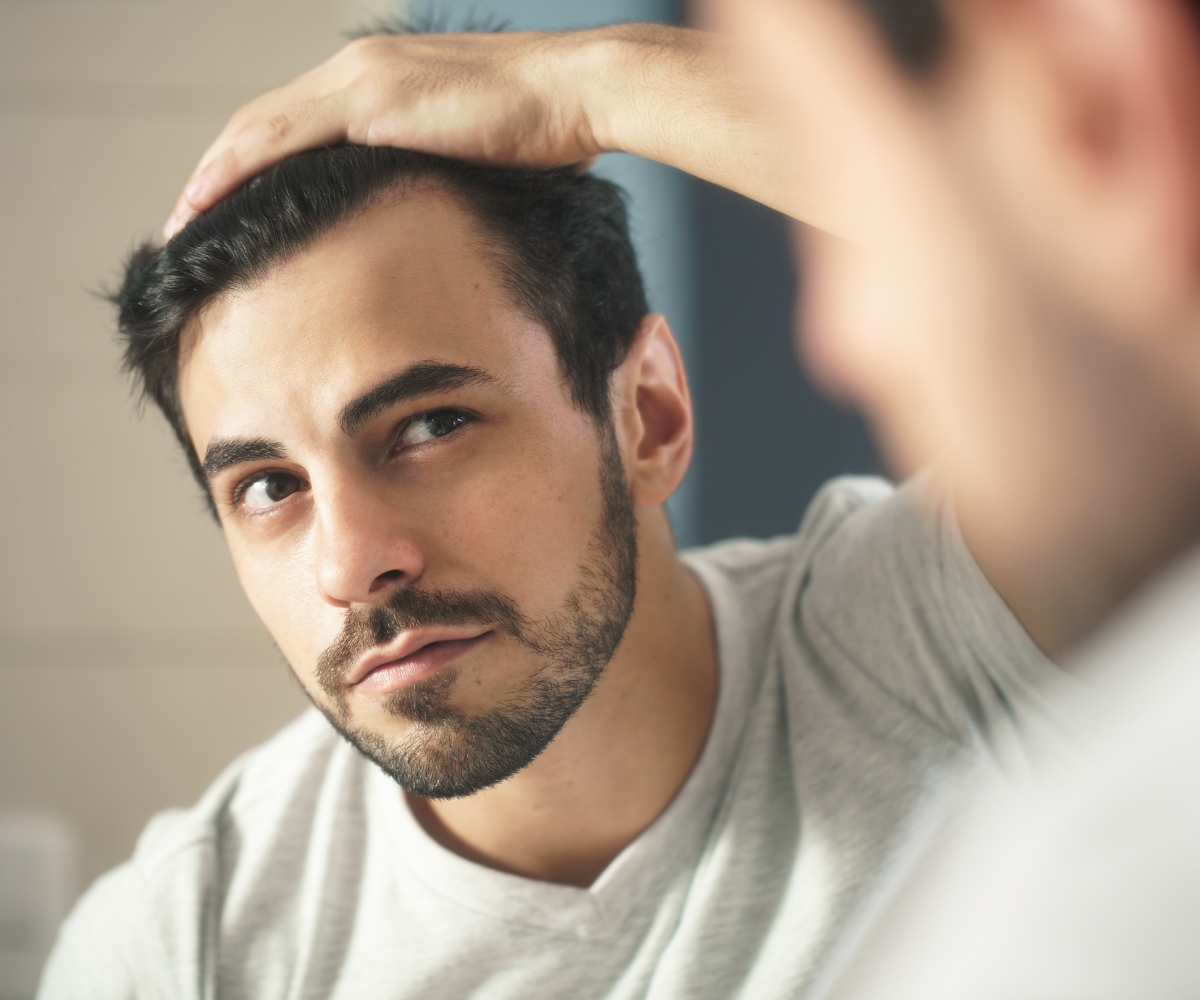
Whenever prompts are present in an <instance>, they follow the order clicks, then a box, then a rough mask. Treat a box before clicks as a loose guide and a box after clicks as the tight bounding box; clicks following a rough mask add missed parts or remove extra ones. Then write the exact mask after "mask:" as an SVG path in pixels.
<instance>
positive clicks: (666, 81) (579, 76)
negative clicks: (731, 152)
mask: <svg viewBox="0 0 1200 1000" xmlns="http://www.w3.org/2000/svg"><path fill="white" fill-rule="evenodd" d="M697 34H698V33H697V32H693V31H688V30H687V29H684V28H675V27H671V26H669V25H663V24H617V25H612V26H610V27H605V28H594V29H592V30H590V31H585V32H580V33H579V35H578V46H577V48H576V51H575V53H574V57H573V62H574V64H573V66H572V67H571V71H572V72H571V78H572V79H573V80H574V81H575V84H576V86H577V87H578V88H579V92H578V95H577V100H578V101H579V107H580V109H581V115H582V118H583V120H584V122H585V123H586V128H587V129H588V131H589V132H590V134H591V136H592V138H593V140H594V142H595V144H596V147H597V149H598V151H599V152H605V153H613V152H625V153H637V154H639V155H645V154H646V151H647V150H650V149H653V148H654V147H655V146H656V145H657V143H656V142H655V140H654V138H653V136H654V133H655V129H656V126H657V125H658V124H659V123H658V121H657V117H656V116H655V115H654V113H653V106H654V104H653V102H652V101H648V100H647V95H648V93H650V92H653V91H657V90H658V89H659V88H660V85H665V86H667V87H668V88H670V87H671V86H672V85H674V86H678V85H679V83H680V82H681V81H680V79H679V73H678V72H676V71H674V70H673V67H674V65H675V61H676V60H677V59H678V56H679V53H680V52H681V51H682V50H684V49H685V48H694V42H692V41H691V39H690V37H689V36H694V35H697Z"/></svg>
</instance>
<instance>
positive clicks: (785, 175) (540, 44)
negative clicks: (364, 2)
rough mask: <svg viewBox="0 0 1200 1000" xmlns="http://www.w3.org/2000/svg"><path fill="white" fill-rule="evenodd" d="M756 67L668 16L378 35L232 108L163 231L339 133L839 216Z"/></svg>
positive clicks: (800, 214)
mask: <svg viewBox="0 0 1200 1000" xmlns="http://www.w3.org/2000/svg"><path fill="white" fill-rule="evenodd" d="M751 75H752V74H750V73H747V72H744V71H743V67H742V66H741V64H740V62H739V59H738V57H737V56H736V55H735V54H734V50H733V48H732V47H731V46H729V45H728V44H727V43H726V42H725V41H724V40H723V39H722V38H720V37H719V36H717V35H714V34H711V33H708V32H702V31H696V30H691V29H686V28H674V27H669V26H666V25H660V24H623V25H616V26H613V27H606V28H596V29H592V30H589V31H574V32H514V33H478V34H472V33H469V34H437V35H434V34H428V35H427V34H396V35H370V36H366V37H363V38H360V39H357V40H356V41H353V42H351V43H350V44H349V45H347V46H346V47H345V48H343V49H342V50H341V51H340V52H338V53H337V55H335V56H334V57H333V58H331V59H329V60H328V61H327V62H325V63H323V64H322V65H320V66H318V67H317V68H316V69H314V70H312V71H311V72H309V73H306V74H304V75H303V76H301V77H299V78H298V79H296V80H293V81H292V82H291V83H289V84H287V85H285V86H283V87H279V88H277V89H275V90H272V91H269V92H268V93H266V94H264V95H262V96H261V97H259V98H258V99H256V100H254V101H251V102H250V103H249V104H247V105H246V106H245V107H243V108H241V109H240V110H239V111H238V112H237V113H236V114H234V115H233V117H232V118H231V119H230V121H229V124H228V125H226V127H225V129H224V131H222V133H221V135H220V136H219V137H218V138H217V141H216V142H214V143H213V145H212V146H211V147H210V148H209V149H208V150H207V152H205V154H204V156H203V157H202V158H201V160H200V163H199V165H198V166H197V168H196V171H195V173H194V174H193V175H192V178H191V180H190V182H189V183H188V185H187V188H186V190H185V192H184V194H183V195H181V196H180V199H179V201H178V203H177V204H176V207H175V209H174V212H173V213H172V215H171V218H170V220H169V221H168V223H167V225H166V229H165V233H166V235H167V237H168V238H169V237H170V236H172V235H174V234H175V233H176V232H177V231H178V230H179V229H180V228H181V227H182V226H183V225H184V224H185V223H186V222H187V220H188V219H190V218H191V217H192V216H193V215H194V214H195V213H196V212H198V211H203V210H204V209H206V208H209V207H211V206H212V205H213V204H215V203H216V202H217V201H218V200H220V199H221V198H222V197H224V196H225V195H226V194H228V193H229V192H230V191H232V190H233V189H234V188H236V187H238V186H239V185H241V184H243V183H244V182H245V181H247V180H249V179H250V178H251V177H253V176H254V175H255V174H257V173H260V172H261V171H262V170H264V169H266V168H267V167H268V166H270V165H271V164H272V163H275V162H277V161H278V160H281V159H283V158H284V157H285V156H289V155H291V154H292V153H296V152H299V151H301V150H304V149H312V148H314V147H317V146H321V145H326V144H331V143H338V142H355V143H362V144H364V145H374V146H398V147H404V148H409V149H417V150H422V151H424V152H430V153H437V154H440V155H443V156H450V157H454V158H457V159H465V160H475V161H486V162H488V163H495V164H501V165H509V166H529V167H556V166H565V165H568V164H572V163H580V162H585V161H587V160H589V159H591V158H593V157H595V156H598V155H599V154H601V153H605V152H617V151H619V152H627V153H635V154H637V155H639V156H643V157H646V158H648V159H652V160H658V161H659V162H662V163H666V164H669V165H671V166H674V167H678V168H680V169H681V170H685V171H687V172H688V173H690V174H694V175H695V176H697V177H701V178H703V179H705V180H708V181H712V182H713V183H715V184H720V185H721V186H723V187H727V188H731V189H732V190H735V191H738V192H740V193H741V194H744V195H747V196H748V197H750V198H753V199H755V200H756V201H760V202H762V203H763V204H766V205H770V206H771V207H773V208H777V209H779V210H780V211H783V212H785V213H787V214H789V215H791V216H793V217H796V218H801V219H804V220H805V221H807V222H812V223H814V224H816V225H820V226H822V227H824V228H829V229H832V230H834V231H838V230H839V228H840V227H839V225H838V219H837V212H836V211H835V209H834V206H832V205H830V204H828V203H827V202H828V199H827V198H825V197H824V196H823V194H822V192H823V191H824V190H825V188H826V185H823V184H822V183H821V174H822V168H821V164H820V163H819V162H818V160H817V158H816V156H815V154H813V155H809V154H806V153H805V151H804V150H801V149H799V148H796V146H795V144H794V142H793V141H792V140H791V139H790V138H789V137H790V136H793V135H794V130H791V131H789V130H787V129H783V128H778V127H774V126H775V121H774V120H773V115H772V113H771V111H770V110H769V109H768V108H766V107H765V106H764V104H763V101H762V99H761V90H760V89H759V88H757V87H755V86H754V85H753V84H752V83H751V82H750V81H749V80H748V79H747V78H748V77H750V76H751Z"/></svg>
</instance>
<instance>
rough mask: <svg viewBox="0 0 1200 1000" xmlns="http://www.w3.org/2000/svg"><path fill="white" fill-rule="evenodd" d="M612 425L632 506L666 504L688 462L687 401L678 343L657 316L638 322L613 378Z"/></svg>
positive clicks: (689, 411) (690, 429) (689, 419)
mask: <svg viewBox="0 0 1200 1000" xmlns="http://www.w3.org/2000/svg"><path fill="white" fill-rule="evenodd" d="M612 395H613V401H612V402H613V421H614V424H615V428H616V434H617V442H618V444H619V445H620V447H621V453H622V454H623V455H624V457H625V468H626V471H627V473H628V476H629V485H630V491H631V493H632V496H633V502H634V504H636V505H637V506H642V507H653V506H657V505H658V504H661V503H663V502H665V501H666V499H667V497H669V496H670V495H671V494H672V493H674V492H675V488H676V487H677V486H678V485H679V484H680V482H682V480H683V476H684V473H686V472H687V468H688V465H689V464H690V462H691V459H692V439H693V424H692V400H691V396H690V394H689V393H688V384H687V375H686V374H685V373H684V369H683V358H682V357H681V355H680V353H679V345H678V344H676V343H675V338H674V336H673V335H672V334H671V328H670V327H669V326H667V321H666V320H665V319H664V318H663V317H662V316H660V315H659V314H657V313H650V314H649V315H647V316H646V317H645V318H643V320H642V322H641V325H640V326H639V327H638V331H637V333H636V334H635V335H634V338H633V343H632V344H631V345H630V347H629V352H628V354H627V355H626V356H625V360H624V362H622V364H621V366H620V368H618V369H617V371H616V372H615V373H614V375H613V394H612Z"/></svg>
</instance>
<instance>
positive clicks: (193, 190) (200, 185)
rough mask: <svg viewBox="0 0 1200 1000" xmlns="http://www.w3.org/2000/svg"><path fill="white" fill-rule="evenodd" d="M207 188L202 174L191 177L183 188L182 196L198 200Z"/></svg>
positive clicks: (189, 199)
mask: <svg viewBox="0 0 1200 1000" xmlns="http://www.w3.org/2000/svg"><path fill="white" fill-rule="evenodd" d="M207 190H208V182H207V181H206V180H205V179H204V177H203V175H201V176H199V177H193V178H192V179H191V180H190V181H188V186H187V187H185V188H184V189H183V193H184V196H185V197H186V198H187V200H188V201H192V202H194V201H198V200H199V199H200V198H202V197H203V196H204V192H205V191H207Z"/></svg>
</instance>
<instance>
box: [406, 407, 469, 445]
mask: <svg viewBox="0 0 1200 1000" xmlns="http://www.w3.org/2000/svg"><path fill="white" fill-rule="evenodd" d="M467 420H468V417H467V415H466V414H465V413H463V412H461V411H460V410H430V411H429V412H428V413H418V414H417V415H416V416H415V417H413V418H412V420H410V421H409V423H408V426H407V427H405V428H404V433H403V434H401V435H400V440H399V441H398V442H397V444H398V445H399V446H400V447H402V448H412V447H414V446H415V445H418V444H424V443H425V442H426V441H433V440H436V439H437V438H443V437H445V436H446V435H447V434H452V433H454V431H456V430H458V429H459V428H460V427H461V426H462V425H463V424H465V423H466V422H467Z"/></svg>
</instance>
